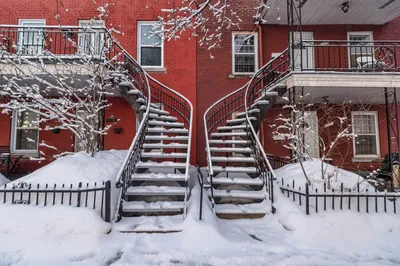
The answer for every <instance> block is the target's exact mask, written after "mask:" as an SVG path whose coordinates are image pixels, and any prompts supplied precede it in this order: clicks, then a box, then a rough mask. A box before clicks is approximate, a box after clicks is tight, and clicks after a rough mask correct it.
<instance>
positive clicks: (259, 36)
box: [257, 23, 265, 147]
mask: <svg viewBox="0 0 400 266" xmlns="http://www.w3.org/2000/svg"><path fill="white" fill-rule="evenodd" d="M257 30H258V47H259V48H258V50H259V53H258V54H259V58H258V64H259V66H263V65H264V58H263V46H262V43H263V42H262V28H261V26H260V23H258V24H257ZM264 133H265V130H264V121H261V126H260V139H261V144H262V146H263V147H264V144H265V140H264V138H265V136H264Z"/></svg>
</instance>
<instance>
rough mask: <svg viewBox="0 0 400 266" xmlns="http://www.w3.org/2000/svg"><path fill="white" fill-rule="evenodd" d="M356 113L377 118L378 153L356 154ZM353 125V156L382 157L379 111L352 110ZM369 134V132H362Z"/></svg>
mask: <svg viewBox="0 0 400 266" xmlns="http://www.w3.org/2000/svg"><path fill="white" fill-rule="evenodd" d="M355 115H373V116H374V119H375V138H376V153H377V154H356V136H355V135H356V133H355V130H354V126H355V125H354V121H355V120H354V116H355ZM351 126H352V131H353V157H354V158H361V159H362V158H366V159H369V158H371V159H375V158H379V157H380V142H379V140H380V138H379V125H378V112H376V111H354V112H351ZM361 135H368V134H361ZM370 135H372V134H370Z"/></svg>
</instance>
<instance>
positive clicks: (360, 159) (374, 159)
mask: <svg viewBox="0 0 400 266" xmlns="http://www.w3.org/2000/svg"><path fill="white" fill-rule="evenodd" d="M351 161H352V162H353V163H372V162H380V161H381V158H380V157H379V156H376V157H353V158H352V159H351Z"/></svg>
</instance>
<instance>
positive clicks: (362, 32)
mask: <svg viewBox="0 0 400 266" xmlns="http://www.w3.org/2000/svg"><path fill="white" fill-rule="evenodd" d="M364 35H369V37H370V42H371V43H373V41H374V34H373V32H372V31H348V32H347V41H348V45H349V46H348V48H347V50H348V51H347V53H348V54H347V56H348V63H349V68H354V67H352V66H351V46H350V43H349V42H350V36H364ZM372 60H375V58H372ZM366 63H367V62H366ZM357 67H358V66H357Z"/></svg>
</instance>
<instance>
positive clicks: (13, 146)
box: [10, 110, 40, 155]
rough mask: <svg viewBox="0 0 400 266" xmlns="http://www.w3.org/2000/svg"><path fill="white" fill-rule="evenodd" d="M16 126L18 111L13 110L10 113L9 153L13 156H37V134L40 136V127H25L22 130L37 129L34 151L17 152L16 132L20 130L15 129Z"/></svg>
mask: <svg viewBox="0 0 400 266" xmlns="http://www.w3.org/2000/svg"><path fill="white" fill-rule="evenodd" d="M17 124H18V110H13V112H12V121H11V145H10V146H11V153H13V154H27V155H37V154H38V152H39V134H40V127H39V125H38V126H37V127H25V128H24V129H37V130H38V136H37V140H36V143H37V146H36V149H35V150H17V148H16V147H17V130H18V129H20V128H18V127H17Z"/></svg>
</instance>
